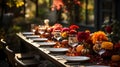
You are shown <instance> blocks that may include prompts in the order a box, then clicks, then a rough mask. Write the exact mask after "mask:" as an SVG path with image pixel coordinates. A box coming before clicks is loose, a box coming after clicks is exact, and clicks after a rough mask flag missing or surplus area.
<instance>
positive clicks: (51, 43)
mask: <svg viewBox="0 0 120 67" xmlns="http://www.w3.org/2000/svg"><path fill="white" fill-rule="evenodd" d="M36 43H37V44H39V45H40V46H52V45H55V44H56V43H55V42H36Z"/></svg>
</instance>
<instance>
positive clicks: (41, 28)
mask: <svg viewBox="0 0 120 67" xmlns="http://www.w3.org/2000/svg"><path fill="white" fill-rule="evenodd" d="M39 33H40V35H41V36H42V35H43V34H44V33H45V26H43V25H39Z"/></svg>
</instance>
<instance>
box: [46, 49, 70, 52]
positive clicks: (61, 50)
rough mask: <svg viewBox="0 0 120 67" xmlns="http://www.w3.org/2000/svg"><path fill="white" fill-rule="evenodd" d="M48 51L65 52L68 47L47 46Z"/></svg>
mask: <svg viewBox="0 0 120 67" xmlns="http://www.w3.org/2000/svg"><path fill="white" fill-rule="evenodd" d="M47 49H48V50H49V51H50V52H66V51H68V48H47Z"/></svg>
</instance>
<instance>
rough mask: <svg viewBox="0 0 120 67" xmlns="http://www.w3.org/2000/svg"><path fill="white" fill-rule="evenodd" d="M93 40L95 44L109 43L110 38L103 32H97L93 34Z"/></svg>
mask: <svg viewBox="0 0 120 67" xmlns="http://www.w3.org/2000/svg"><path fill="white" fill-rule="evenodd" d="M91 39H92V42H93V44H95V43H96V41H107V40H108V37H107V36H106V34H105V33H104V32H103V31H97V32H94V33H93V35H92V37H91Z"/></svg>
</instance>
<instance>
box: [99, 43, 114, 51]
mask: <svg viewBox="0 0 120 67" xmlns="http://www.w3.org/2000/svg"><path fill="white" fill-rule="evenodd" d="M101 48H103V49H108V50H112V49H113V43H112V42H102V44H101Z"/></svg>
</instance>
